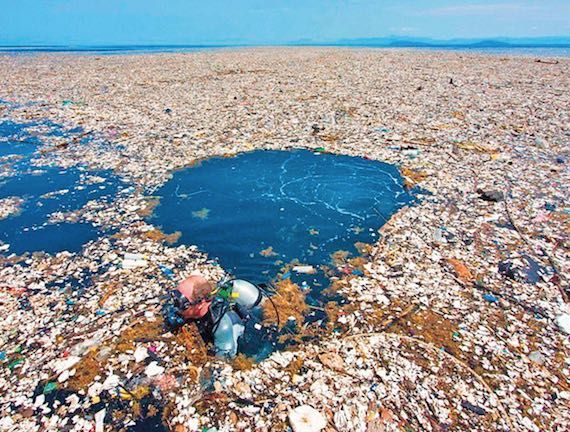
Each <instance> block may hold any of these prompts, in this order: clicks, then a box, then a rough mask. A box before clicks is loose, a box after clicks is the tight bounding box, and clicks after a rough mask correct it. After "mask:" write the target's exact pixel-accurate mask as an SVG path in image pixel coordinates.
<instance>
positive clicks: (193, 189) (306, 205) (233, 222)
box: [150, 150, 414, 359]
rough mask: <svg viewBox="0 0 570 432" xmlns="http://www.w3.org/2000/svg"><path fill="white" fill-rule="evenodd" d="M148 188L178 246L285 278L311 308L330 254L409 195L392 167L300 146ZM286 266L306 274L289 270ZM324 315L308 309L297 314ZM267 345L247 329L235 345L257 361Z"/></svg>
mask: <svg viewBox="0 0 570 432" xmlns="http://www.w3.org/2000/svg"><path fill="white" fill-rule="evenodd" d="M156 195H158V196H159V197H160V204H159V205H158V206H157V208H156V210H155V213H154V215H153V216H151V218H150V221H151V222H153V223H154V224H156V225H159V226H160V227H161V229H162V230H163V231H164V232H166V233H172V232H175V231H180V232H181V234H182V235H181V237H180V239H179V242H180V243H184V244H193V245H197V246H198V247H199V248H200V249H201V250H203V251H205V252H207V253H208V254H209V256H210V257H211V258H215V259H217V260H218V261H219V263H220V264H221V265H222V266H223V267H224V268H225V269H226V270H227V271H229V272H231V273H233V275H235V276H236V277H238V278H242V279H247V280H250V281H252V282H255V283H267V282H271V281H272V280H275V278H276V277H279V278H280V279H286V278H290V279H291V280H292V281H293V282H295V283H296V284H298V285H299V286H300V287H301V288H302V289H303V290H304V292H305V294H306V301H307V303H308V304H309V305H312V306H316V307H317V308H318V307H320V306H323V305H324V303H326V301H330V300H331V298H330V297H325V296H324V295H323V289H324V288H326V287H327V286H329V284H330V280H329V276H330V275H331V272H337V273H338V272H339V270H341V269H339V268H338V267H339V266H338V263H335V264H333V262H332V259H331V256H332V255H333V254H334V253H335V252H338V251H343V252H340V254H341V255H343V256H346V255H347V254H348V256H353V257H354V256H357V255H358V251H357V248H356V247H355V243H357V242H362V243H373V242H376V241H377V239H378V235H379V234H378V228H380V227H381V226H382V225H384V223H385V222H386V221H387V220H388V219H389V218H390V217H391V216H392V215H393V214H394V213H395V212H396V211H398V210H399V209H400V208H402V207H403V206H405V205H408V204H410V203H411V202H412V201H413V199H414V197H413V195H412V194H410V193H409V192H408V191H407V190H406V189H405V188H404V186H403V181H402V178H401V175H400V173H399V170H398V169H397V167H395V166H393V165H389V164H386V163H383V162H379V161H372V160H367V159H363V158H358V157H350V156H343V155H333V154H322V153H313V152H311V151H308V150H294V151H253V152H249V153H243V154H239V155H237V156H236V157H232V158H223V157H216V158H211V159H208V160H204V161H202V162H201V163H200V164H199V165H197V166H194V167H190V168H186V169H183V170H180V171H177V172H175V173H174V175H173V178H172V179H171V180H170V181H169V182H167V183H166V184H165V185H164V186H163V187H162V188H160V189H159V190H158V191H157V192H156ZM291 263H293V264H300V265H307V266H312V267H313V268H314V269H315V271H316V272H315V273H313V274H302V273H298V272H296V271H294V270H292V269H291V267H292V266H291ZM343 270H344V269H343ZM354 274H356V273H354ZM335 300H339V299H335ZM258 318H259V317H258ZM284 318H285V319H287V317H284ZM324 318H325V317H324V313H319V312H312V313H311V314H310V316H309V317H308V318H307V319H308V320H310V321H317V320H320V319H324ZM248 334H249V335H253V336H252V337H251V340H248V337H247V335H248ZM274 345H275V344H273V346H271V345H270V344H265V343H260V335H259V334H256V333H255V331H254V330H251V332H250V331H246V336H244V338H243V339H242V340H241V341H240V351H241V352H244V353H246V354H248V355H253V356H254V357H256V358H258V359H259V358H263V357H266V356H267V355H269V354H270V353H271V351H272V350H274V349H275V347H274Z"/></svg>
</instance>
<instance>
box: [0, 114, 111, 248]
mask: <svg viewBox="0 0 570 432" xmlns="http://www.w3.org/2000/svg"><path fill="white" fill-rule="evenodd" d="M77 132H78V130H63V128H61V127H60V126H58V125H56V124H53V123H51V122H45V123H41V124H39V123H29V124H21V123H15V122H12V121H0V251H2V252H7V253H16V254H23V253H25V252H35V251H44V252H48V253H55V252H59V251H62V250H67V251H72V252H74V251H77V250H79V249H80V248H81V247H82V245H83V244H85V243H86V242H88V241H89V240H92V239H94V238H96V237H97V236H98V235H99V230H98V229H97V228H96V227H94V226H93V225H92V224H89V223H82V222H79V221H65V220H60V219H62V216H65V214H67V213H69V212H72V211H75V210H78V209H80V208H81V207H83V206H84V205H85V204H86V203H87V202H88V201H91V200H109V199H111V198H112V197H114V196H115V194H116V192H117V190H118V185H119V181H118V180H117V179H116V178H115V177H114V176H113V175H112V174H111V172H110V171H97V172H90V171H88V170H87V169H85V168H83V167H73V168H65V169H64V168H60V167H57V166H53V165H44V164H41V165H40V164H37V161H36V160H35V159H34V158H35V157H37V156H40V154H39V152H38V149H39V147H40V146H41V145H42V144H43V142H42V136H49V135H54V136H62V137H69V138H70V139H72V138H75V137H76V133H77ZM63 219H65V218H63Z"/></svg>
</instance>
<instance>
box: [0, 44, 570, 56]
mask: <svg viewBox="0 0 570 432" xmlns="http://www.w3.org/2000/svg"><path fill="white" fill-rule="evenodd" d="M262 46H265V45H262ZM284 46H288V47H295V46H304V47H312V46H313V47H325V48H326V47H337V48H358V49H363V48H370V49H389V50H400V49H405V50H419V51H456V52H465V53H476V54H488V55H498V56H526V57H550V58H553V57H559V58H560V57H570V47H568V46H561V47H552V46H548V47H539V46H537V47H487V48H485V47H465V46H461V47H459V46H453V45H449V46H445V45H441V46H434V47H424V46H422V47H419V46H418V47H413V46H410V47H387V46H382V45H342V44H339V45H284ZM253 47H255V46H253V45H109V46H0V55H1V54H8V55H35V54H45V53H68V54H85V55H93V54H96V55H125V54H131V55H132V54H159V53H187V52H196V51H211V50H221V49H235V48H253Z"/></svg>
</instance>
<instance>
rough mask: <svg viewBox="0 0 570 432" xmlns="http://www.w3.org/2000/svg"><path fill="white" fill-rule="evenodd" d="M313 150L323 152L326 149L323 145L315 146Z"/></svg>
mask: <svg viewBox="0 0 570 432" xmlns="http://www.w3.org/2000/svg"><path fill="white" fill-rule="evenodd" d="M315 151H316V152H318V153H323V152H325V151H326V150H325V148H324V147H317V148H316V149H315Z"/></svg>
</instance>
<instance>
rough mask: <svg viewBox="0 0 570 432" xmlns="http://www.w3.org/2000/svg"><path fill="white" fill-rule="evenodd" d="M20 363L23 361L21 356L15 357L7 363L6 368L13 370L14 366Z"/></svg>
mask: <svg viewBox="0 0 570 432" xmlns="http://www.w3.org/2000/svg"><path fill="white" fill-rule="evenodd" d="M22 363H24V359H23V358H19V359H16V360H14V361H13V362H11V363H10V364H9V365H8V369H10V370H11V371H13V370H14V368H15V367H16V366H18V365H19V364H22Z"/></svg>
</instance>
